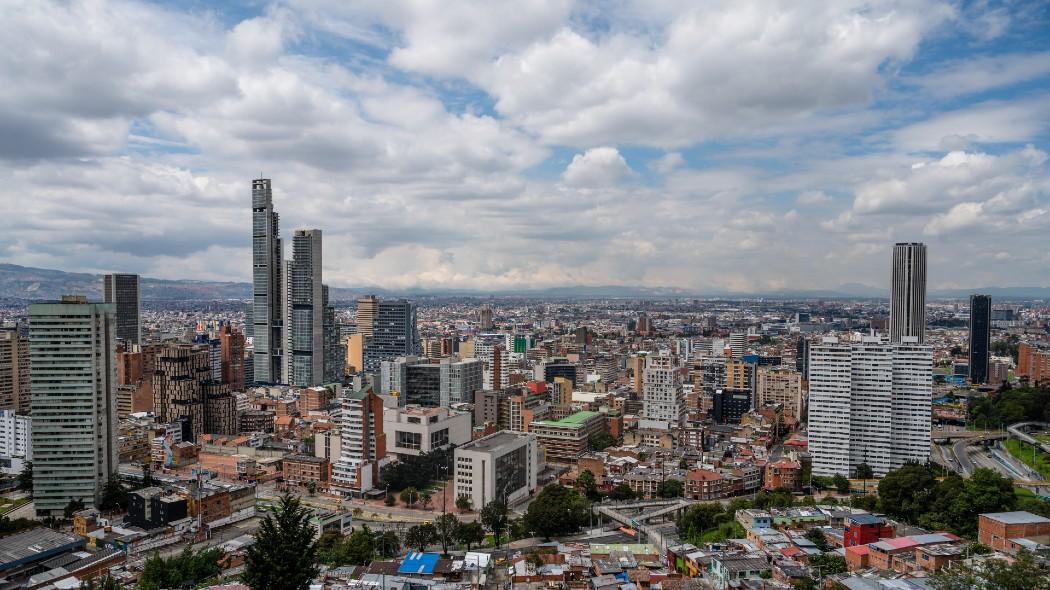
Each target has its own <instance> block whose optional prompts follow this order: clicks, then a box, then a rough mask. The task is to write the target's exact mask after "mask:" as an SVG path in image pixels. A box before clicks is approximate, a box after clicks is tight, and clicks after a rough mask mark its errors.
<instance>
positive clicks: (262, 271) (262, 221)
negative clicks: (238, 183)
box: [252, 178, 284, 383]
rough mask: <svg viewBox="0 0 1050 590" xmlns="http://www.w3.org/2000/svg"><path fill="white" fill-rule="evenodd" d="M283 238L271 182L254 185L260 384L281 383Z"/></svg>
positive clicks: (254, 282)
mask: <svg viewBox="0 0 1050 590" xmlns="http://www.w3.org/2000/svg"><path fill="white" fill-rule="evenodd" d="M281 256H282V248H281V238H280V229H279V219H278V215H277V212H276V211H274V210H273V193H272V191H271V189H270V179H269V178H257V179H255V180H253V181H252V288H253V291H254V294H253V298H252V336H253V347H254V350H255V352H254V353H253V356H254V362H253V365H254V373H255V375H254V377H255V379H254V380H255V381H256V382H258V383H276V382H278V381H280V380H281V377H282V372H283V368H284V367H283V363H282V353H283V351H282V348H281V347H282V344H283V342H284V338H283V335H282V331H283V326H284V310H283V309H282V307H283V305H282V299H283V298H282V296H281V293H282V285H281V280H282V278H283V273H282V271H281Z"/></svg>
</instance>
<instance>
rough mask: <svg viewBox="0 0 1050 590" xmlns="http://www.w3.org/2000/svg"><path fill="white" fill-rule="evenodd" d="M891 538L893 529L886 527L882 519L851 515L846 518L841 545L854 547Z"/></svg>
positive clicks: (871, 515)
mask: <svg viewBox="0 0 1050 590" xmlns="http://www.w3.org/2000/svg"><path fill="white" fill-rule="evenodd" d="M893 536H894V532H893V527H890V526H887V525H886V521H885V520H884V519H883V518H881V517H878V516H875V515H874V514H853V515H850V516H848V517H846V530H845V532H843V534H842V544H843V546H845V547H855V546H858V545H867V544H868V543H875V542H877V541H878V540H880V539H887V538H892V537H893Z"/></svg>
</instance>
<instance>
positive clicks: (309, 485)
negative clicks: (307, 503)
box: [306, 479, 317, 496]
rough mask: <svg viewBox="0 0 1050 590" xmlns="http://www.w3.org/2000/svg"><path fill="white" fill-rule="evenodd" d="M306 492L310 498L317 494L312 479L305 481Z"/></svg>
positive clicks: (315, 483)
mask: <svg viewBox="0 0 1050 590" xmlns="http://www.w3.org/2000/svg"><path fill="white" fill-rule="evenodd" d="M306 491H307V493H309V494H310V495H311V496H312V495H314V494H315V493H316V492H317V482H316V481H314V480H312V479H311V480H309V481H307V482H306Z"/></svg>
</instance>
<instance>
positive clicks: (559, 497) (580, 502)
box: [525, 484, 591, 540]
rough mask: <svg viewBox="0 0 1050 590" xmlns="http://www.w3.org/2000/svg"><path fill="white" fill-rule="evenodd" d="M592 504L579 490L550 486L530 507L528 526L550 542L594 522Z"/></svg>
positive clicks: (527, 518) (527, 513) (526, 519)
mask: <svg viewBox="0 0 1050 590" xmlns="http://www.w3.org/2000/svg"><path fill="white" fill-rule="evenodd" d="M590 511H591V503H590V502H588V501H587V499H586V498H583V497H582V496H580V495H579V494H578V493H576V490H573V489H569V488H567V487H565V486H561V485H558V484H550V485H548V486H546V487H545V488H543V490H542V491H541V492H540V493H539V495H538V496H536V499H535V500H533V501H532V503H531V504H529V509H528V511H527V512H526V513H525V526H526V528H528V529H529V530H530V531H532V532H533V533H535V534H536V535H539V536H541V537H543V538H545V539H547V540H550V538H551V537H553V536H561V535H568V534H571V533H575V532H576V531H578V530H580V527H582V526H584V525H586V524H587V521H588V519H589V518H590Z"/></svg>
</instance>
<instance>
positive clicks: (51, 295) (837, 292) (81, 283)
mask: <svg viewBox="0 0 1050 590" xmlns="http://www.w3.org/2000/svg"><path fill="white" fill-rule="evenodd" d="M74 293H75V294H80V295H87V296H88V298H90V299H101V298H102V279H101V275H96V274H90V273H75V272H64V271H61V270H52V269H46V268H32V267H26V266H19V265H17V264H4V263H0V300H5V301H9V302H24V301H42V300H53V299H58V298H60V297H61V296H62V295H67V294H74ZM368 293H372V294H375V295H380V296H383V297H396V296H405V297H428V296H429V297H537V298H541V297H542V298H552V299H599V298H610V299H667V298H675V297H680V298H691V297H697V298H701V297H702V298H710V297H719V298H727V299H741V298H755V297H762V298H770V299H816V298H822V299H836V298H871V299H887V298H888V297H889V290H887V289H880V288H878V287H872V286H870V285H863V284H858V283H846V284H842V285H839V286H838V287H836V288H834V289H826V290H820V289H817V290H790V289H785V290H779V291H767V292H763V293H732V292H706V293H700V292H695V291H690V290H687V289H678V288H672V287H666V288H655V287H654V288H649V287H625V286H617V285H607V286H579V287H554V288H547V289H535V290H529V289H517V290H503V291H476V290H468V289H419V288H414V289H404V290H389V289H377V288H371V287H353V288H341V287H333V288H332V289H331V291H330V293H329V295H330V297H331V299H332V300H333V301H337V302H345V301H352V300H354V299H356V298H357V297H360V296H361V295H364V294H368ZM971 293H985V294H988V295H991V296H992V297H993V298H1001V299H1050V288H1048V287H985V288H981V289H944V290H933V291H930V293H929V296H930V297H931V298H945V299H959V298H965V297H968V296H969V295H970V294H971ZM251 296H252V286H251V284H250V283H237V282H232V281H231V282H221V281H194V280H188V279H179V280H167V279H152V278H148V277H143V278H142V298H143V299H144V300H146V301H220V300H231V299H239V300H244V299H249V298H251Z"/></svg>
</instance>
